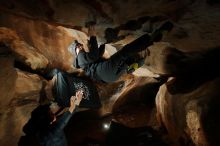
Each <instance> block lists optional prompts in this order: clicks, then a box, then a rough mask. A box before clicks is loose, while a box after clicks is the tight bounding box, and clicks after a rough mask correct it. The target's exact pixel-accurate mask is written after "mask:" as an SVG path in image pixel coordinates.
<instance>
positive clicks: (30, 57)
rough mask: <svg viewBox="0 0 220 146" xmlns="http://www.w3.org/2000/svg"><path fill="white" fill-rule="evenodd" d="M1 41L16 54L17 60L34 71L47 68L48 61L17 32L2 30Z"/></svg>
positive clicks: (0, 29)
mask: <svg viewBox="0 0 220 146" xmlns="http://www.w3.org/2000/svg"><path fill="white" fill-rule="evenodd" d="M0 41H1V43H3V44H5V45H6V46H7V47H9V48H11V51H12V52H13V53H14V54H15V56H16V59H17V60H18V61H20V62H23V63H25V64H26V65H27V66H30V67H31V68H32V69H33V70H36V69H42V68H46V67H47V65H48V60H47V58H46V57H44V56H43V55H42V54H40V53H38V52H37V50H36V49H35V48H33V47H32V46H30V45H28V44H27V43H26V42H25V41H22V40H21V39H20V38H19V36H18V35H17V34H16V32H14V31H12V30H11V29H8V28H4V27H2V28H0Z"/></svg>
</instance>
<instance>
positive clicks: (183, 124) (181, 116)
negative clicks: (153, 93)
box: [156, 78, 220, 146]
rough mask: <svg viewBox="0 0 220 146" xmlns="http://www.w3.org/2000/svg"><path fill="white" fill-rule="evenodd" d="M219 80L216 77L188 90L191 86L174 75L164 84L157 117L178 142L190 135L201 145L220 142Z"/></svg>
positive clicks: (212, 145)
mask: <svg viewBox="0 0 220 146" xmlns="http://www.w3.org/2000/svg"><path fill="white" fill-rule="evenodd" d="M219 81H220V80H219V78H216V79H213V80H210V81H207V82H206V83H205V84H201V85H199V86H197V87H196V89H194V90H189V91H187V92H184V89H187V86H185V87H184V86H183V84H182V83H181V84H180V82H179V81H178V79H174V78H172V79H170V80H169V81H168V82H167V83H166V84H164V85H163V86H161V87H160V90H159V92H158V93H157V97H156V106H157V117H158V120H159V121H160V123H161V125H164V126H165V127H166V129H167V131H168V133H169V135H170V137H171V138H172V139H173V140H174V141H176V145H181V144H186V143H187V141H188V140H189V139H191V140H192V142H193V143H194V144H195V145H198V146H209V145H210V146H215V145H219V143H220V141H219V139H218V138H217V137H218V135H219V133H218V131H219V130H220V127H219V125H218V123H219V118H218V117H217V115H216V113H218V112H219V108H218V107H219V103H220V102H219V93H218V92H219V89H218V88H219ZM183 82H185V83H186V82H187V83H190V81H189V80H188V81H183ZM180 141H181V142H182V143H180Z"/></svg>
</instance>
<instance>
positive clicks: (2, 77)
mask: <svg viewBox="0 0 220 146" xmlns="http://www.w3.org/2000/svg"><path fill="white" fill-rule="evenodd" d="M13 60H14V59H13V58H2V57H1V58H0V67H1V70H0V82H1V84H2V86H0V91H1V99H0V100H1V102H0V103H1V107H0V115H1V116H0V123H1V124H0V127H1V131H0V141H1V145H17V143H18V141H19V139H20V136H21V135H23V132H22V128H23V126H24V124H25V123H26V122H27V120H28V119H29V118H30V113H31V111H32V110H33V109H34V108H35V107H36V106H37V105H38V102H39V96H40V92H39V91H40V89H41V88H42V81H43V80H42V79H41V78H39V76H37V75H33V74H29V73H24V72H21V71H18V70H15V69H14V68H13ZM12 138H13V139H12Z"/></svg>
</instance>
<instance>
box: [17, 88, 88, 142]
mask: <svg viewBox="0 0 220 146" xmlns="http://www.w3.org/2000/svg"><path fill="white" fill-rule="evenodd" d="M83 94H84V93H83V91H82V90H79V91H77V92H76V94H75V96H72V97H71V98H70V100H69V103H70V105H69V107H68V108H67V110H66V111H65V112H64V113H61V114H60V110H59V109H60V107H59V106H58V105H57V104H55V103H52V104H45V105H40V106H38V107H37V108H36V109H35V110H34V111H32V114H31V119H30V120H29V121H28V123H27V124H25V126H24V128H23V131H24V133H25V134H26V136H23V137H22V138H21V139H20V141H19V145H27V143H28V142H29V141H28V139H30V137H33V138H34V139H35V142H36V143H39V144H40V145H41V146H67V140H66V137H65V134H64V131H63V130H64V127H65V126H66V125H67V123H68V122H69V120H70V118H71V117H72V115H73V114H74V113H75V112H76V110H77V109H78V106H79V104H80V102H81V100H82V97H83ZM58 115H59V116H58ZM25 139H26V140H25Z"/></svg>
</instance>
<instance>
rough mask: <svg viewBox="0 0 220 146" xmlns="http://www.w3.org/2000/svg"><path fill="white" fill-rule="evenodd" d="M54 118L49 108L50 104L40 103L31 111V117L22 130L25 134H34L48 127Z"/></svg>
mask: <svg viewBox="0 0 220 146" xmlns="http://www.w3.org/2000/svg"><path fill="white" fill-rule="evenodd" d="M53 118H54V115H53V113H52V112H51V110H50V104H47V105H40V106H38V107H37V108H36V109H34V110H33V111H32V113H31V119H30V120H29V121H28V122H27V123H26V124H25V125H24V127H23V131H24V133H26V134H31V135H32V134H35V133H37V132H38V131H40V130H42V129H46V128H47V127H49V125H50V123H51V122H52V120H53Z"/></svg>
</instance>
